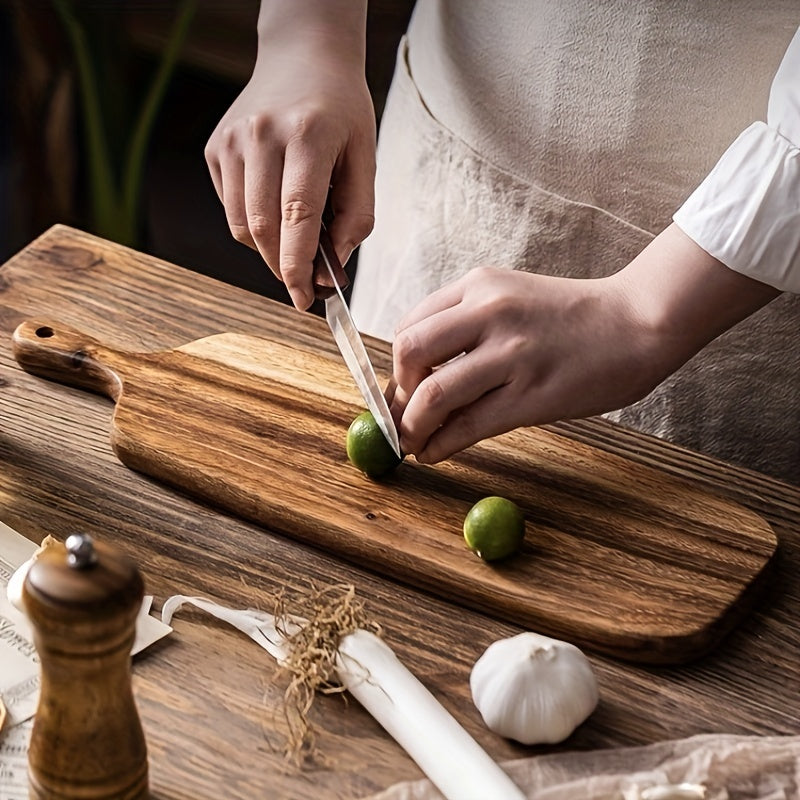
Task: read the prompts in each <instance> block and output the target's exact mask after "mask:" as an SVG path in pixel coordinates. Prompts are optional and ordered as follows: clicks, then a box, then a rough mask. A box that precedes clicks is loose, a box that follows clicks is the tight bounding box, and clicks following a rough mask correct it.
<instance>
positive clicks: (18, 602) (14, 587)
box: [6, 557, 34, 614]
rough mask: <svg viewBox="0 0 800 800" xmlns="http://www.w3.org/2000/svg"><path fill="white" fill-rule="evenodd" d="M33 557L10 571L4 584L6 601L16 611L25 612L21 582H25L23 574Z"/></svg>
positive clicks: (24, 574)
mask: <svg viewBox="0 0 800 800" xmlns="http://www.w3.org/2000/svg"><path fill="white" fill-rule="evenodd" d="M33 562H34V558H33V557H32V558H29V559H28V560H27V561H26V562H25V563H24V564H21V565H20V566H19V567H17V569H16V570H15V571H14V572H12V573H11V577H10V578H9V579H8V584H7V586H6V596H7V597H8V602H9V603H11V605H12V606H14V608H16V609H17V611H21V612H22V613H23V614H26V613H27V612H26V611H25V603H24V602H23V601H22V584H23V583H25V576H26V575H27V574H28V570H29V569H30V568H31V564H33Z"/></svg>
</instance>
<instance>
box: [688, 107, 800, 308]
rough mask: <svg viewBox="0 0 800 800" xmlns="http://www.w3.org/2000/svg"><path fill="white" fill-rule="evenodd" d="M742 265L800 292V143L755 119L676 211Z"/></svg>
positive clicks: (716, 251)
mask: <svg viewBox="0 0 800 800" xmlns="http://www.w3.org/2000/svg"><path fill="white" fill-rule="evenodd" d="M673 220H674V221H675V223H676V224H677V225H678V227H679V228H680V229H681V230H682V231H683V232H684V233H686V234H687V235H688V236H689V237H690V238H691V239H693V240H694V241H695V242H696V243H697V244H698V245H700V247H702V248H703V250H705V251H706V252H708V253H710V254H711V255H712V256H714V257H715V258H717V259H719V260H720V261H721V262H722V263H723V264H725V265H726V266H728V267H730V268H731V269H732V270H735V271H736V272H741V273H742V274H744V275H748V276H749V277H751V278H754V279H755V280H757V281H761V282H762V283H766V284H769V285H770V286H774V287H775V288H776V289H781V290H782V291H788V292H794V293H797V294H800V148H798V147H796V146H795V145H793V144H792V143H791V142H790V141H789V140H788V139H785V138H783V136H781V135H780V134H779V133H778V132H777V131H776V130H775V129H774V128H771V127H768V126H767V125H766V124H765V123H763V122H756V123H754V124H753V125H751V126H750V127H749V128H747V129H746V130H745V131H744V132H743V133H742V134H740V136H739V137H738V138H737V139H736V141H735V142H734V143H733V144H732V145H731V146H730V147H729V148H728V149H727V150H726V151H725V153H724V154H723V156H722V158H720V160H719V161H718V162H717V164H716V166H715V167H714V169H712V170H711V172H710V173H709V174H708V176H707V177H706V179H705V180H704V181H703V182H702V183H701V184H700V186H698V187H697V189H695V191H694V192H693V193H692V195H691V196H690V197H689V199H688V200H687V201H686V202H685V203H684V204H683V206H681V208H680V209H678V211H677V212H676V213H675V215H674V216H673Z"/></svg>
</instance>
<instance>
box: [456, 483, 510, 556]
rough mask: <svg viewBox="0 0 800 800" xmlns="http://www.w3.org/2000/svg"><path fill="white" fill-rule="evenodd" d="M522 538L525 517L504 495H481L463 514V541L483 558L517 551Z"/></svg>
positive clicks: (507, 554)
mask: <svg viewBox="0 0 800 800" xmlns="http://www.w3.org/2000/svg"><path fill="white" fill-rule="evenodd" d="M524 538H525V517H523V515H522V511H520V509H519V506H517V505H516V504H515V503H512V502H511V501H510V500H506V498H505V497H484V498H483V500H479V501H478V502H477V503H475V505H474V506H472V508H471V509H470V510H469V512H468V513H467V516H466V517H464V540H465V541H466V543H467V546H468V547H469V549H470V550H472V552H473V553H476V554H477V555H478V556H480V557H481V558H482V559H483V560H484V561H497V560H498V559H501V558H507V557H508V556H510V555H512V554H513V553H516V552H517V550H519V549H520V547H521V546H522V540H523V539H524Z"/></svg>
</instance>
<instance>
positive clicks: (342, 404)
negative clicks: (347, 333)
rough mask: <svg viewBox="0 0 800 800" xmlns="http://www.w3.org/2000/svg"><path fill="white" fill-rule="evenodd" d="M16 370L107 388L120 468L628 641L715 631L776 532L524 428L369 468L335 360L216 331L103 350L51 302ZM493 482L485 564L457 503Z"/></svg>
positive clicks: (697, 651)
mask: <svg viewBox="0 0 800 800" xmlns="http://www.w3.org/2000/svg"><path fill="white" fill-rule="evenodd" d="M14 353H15V356H16V358H17V360H18V362H19V363H20V365H21V366H22V367H23V368H24V369H26V370H28V371H29V372H32V373H35V374H38V375H41V376H44V377H48V378H52V379H55V380H58V381H62V382H65V383H69V384H72V385H76V386H81V387H83V388H86V389H90V390H92V391H96V392H100V393H103V394H106V395H108V396H110V397H112V398H113V399H114V400H116V408H115V412H114V417H113V423H112V431H111V444H112V446H113V448H114V451H115V452H116V454H117V455H118V457H119V458H120V460H121V461H122V462H123V463H124V464H126V465H128V466H129V467H131V468H132V469H135V470H138V471H140V472H143V473H145V474H147V475H150V476H152V477H154V478H157V479H159V480H161V481H164V482H165V483H168V484H170V485H172V486H174V487H178V488H180V489H182V490H185V491H187V492H189V493H191V494H192V495H194V496H197V497H200V498H203V499H205V500H206V501H209V502H210V503H212V504H215V505H217V506H219V507H221V508H224V509H226V510H228V511H231V512H233V513H235V514H237V515H239V516H241V517H244V518H247V519H249V520H252V521H254V522H256V523H260V524H263V525H265V526H268V527H269V528H270V529H271V530H277V531H280V532H282V533H284V534H285V535H287V536H291V537H293V538H296V539H298V540H301V541H303V542H306V543H308V544H311V545H314V546H316V547H320V548H324V549H325V550H328V551H331V552H333V553H335V554H337V555H339V556H341V557H342V558H345V559H347V560H349V561H352V562H353V563H355V564H357V565H359V566H361V567H365V568H368V569H371V570H373V571H375V572H377V573H379V574H382V575H386V576H389V577H392V578H394V579H397V580H400V581H403V582H406V583H408V584H411V585H414V586H417V587H419V588H422V589H426V590H428V591H430V592H432V593H435V594H437V595H440V596H443V597H445V598H447V599H449V600H451V601H453V602H454V603H456V604H460V605H464V606H469V607H472V608H476V609H479V610H482V611H485V612H487V613H489V614H491V615H494V616H496V617H498V618H501V619H505V620H508V621H510V622H513V623H515V624H517V625H520V626H522V627H524V628H527V629H529V630H534V631H537V632H540V633H545V634H549V635H551V636H555V637H558V638H562V639H566V640H568V641H571V642H573V643H574V644H577V645H579V646H583V647H586V648H587V649H592V650H596V651H599V652H604V653H608V654H611V655H615V656H618V657H622V658H625V659H628V660H634V661H642V662H650V663H664V664H667V663H681V662H685V661H688V660H691V659H693V658H695V657H697V656H699V655H701V654H704V653H706V652H707V651H709V650H710V649H711V648H712V647H713V646H714V645H715V644H716V643H717V642H718V641H719V640H720V638H721V637H722V636H723V635H724V634H725V633H726V632H727V631H729V630H730V629H731V627H733V625H735V624H736V622H737V621H738V620H739V619H740V618H741V616H742V614H743V613H744V612H745V611H747V609H748V608H749V607H750V606H752V604H753V601H754V599H755V598H756V596H757V594H758V590H759V589H760V587H761V586H762V585H763V583H764V578H765V576H766V575H767V573H768V567H769V565H770V564H771V563H772V561H773V557H774V555H775V552H776V548H777V541H776V538H775V535H774V533H773V532H772V530H771V529H770V527H769V526H768V525H767V523H766V522H765V521H764V520H763V519H761V518H760V517H759V516H757V515H755V514H753V513H752V512H750V511H748V510H747V509H745V508H743V507H742V506H739V505H737V504H735V503H732V502H729V501H727V500H723V499H721V498H718V497H715V496H713V495H710V494H707V493H705V492H704V491H702V490H701V489H698V488H696V487H694V486H692V484H691V483H690V482H688V481H686V482H683V481H679V480H677V479H675V478H673V477H671V476H668V475H667V474H666V473H663V472H661V471H659V470H658V469H655V468H649V467H646V466H643V465H641V464H636V463H633V462H630V461H628V460H626V459H624V458H621V457H619V456H615V455H613V454H610V453H607V452H604V451H601V450H598V449H595V448H592V447H590V446H587V445H585V444H581V443H578V442H575V441H572V440H570V439H567V438H564V437H561V436H558V435H557V434H555V433H552V432H550V431H547V430H544V429H540V428H531V429H525V430H519V431H514V432H512V433H509V434H505V435H503V436H500V437H497V438H495V439H492V440H490V441H487V442H482V443H481V444H479V445H476V446H474V447H472V448H469V449H468V450H466V451H465V452H463V453H461V454H459V455H458V456H456V457H454V458H452V459H450V460H449V461H447V462H445V463H442V464H438V465H435V466H424V465H421V464H418V463H416V462H415V461H414V460H413V458H409V459H407V460H406V461H405V462H404V463H403V464H402V465H401V466H400V467H399V468H398V469H397V470H396V471H395V472H394V473H393V474H392V475H391V476H390V477H389V478H387V479H384V480H381V481H374V480H370V479H369V478H367V477H366V476H364V475H363V474H361V473H360V472H359V471H358V470H357V469H355V467H353V466H352V465H351V464H350V463H349V462H348V460H347V456H346V453H345V437H346V432H347V428H348V425H349V424H350V422H351V420H352V419H353V417H354V416H355V415H356V414H357V413H359V412H360V411H361V410H362V409H363V403H362V401H361V398H360V397H359V395H358V393H357V391H356V389H355V387H354V385H353V382H352V379H351V378H350V376H349V374H348V373H347V372H346V370H345V367H344V365H343V364H342V363H341V362H339V361H337V360H332V359H329V358H326V357H322V356H320V355H317V354H314V353H312V352H309V351H307V350H303V349H299V348H293V347H289V346H286V345H284V344H281V343H280V342H277V341H272V340H266V339H257V338H254V337H251V336H244V335H239V334H230V333H225V334H219V335H216V336H209V337H207V338H204V339H200V340H198V341H194V342H191V343H189V344H186V345H184V346H182V347H179V348H177V349H175V350H167V351H163V352H156V353H130V352H122V351H118V350H115V349H113V348H111V347H108V346H105V345H103V344H102V343H100V342H98V341H96V340H94V339H92V338H91V337H90V336H87V335H85V334H83V333H80V332H77V331H74V330H72V329H69V328H67V327H65V326H63V325H60V324H58V323H57V322H52V321H46V320H38V321H37V320H29V321H27V322H25V323H23V324H22V325H20V326H19V327H18V328H17V330H16V331H15V333H14ZM487 495H503V496H505V497H508V498H510V499H511V500H514V501H515V502H516V503H517V504H519V506H520V507H521V508H522V509H523V511H524V513H525V516H526V520H527V533H526V542H525V545H524V547H523V551H522V553H521V554H519V555H518V556H517V557H515V558H513V559H510V560H508V561H507V562H503V563H499V564H495V565H490V564H488V563H485V562H483V561H481V560H480V559H479V558H477V557H476V556H475V555H473V554H472V553H471V552H470V551H469V550H468V549H467V548H466V546H465V544H464V540H463V536H462V523H463V520H464V516H465V515H466V513H467V511H468V510H469V508H470V507H471V506H472V505H473V503H475V502H477V501H478V500H479V499H480V498H481V497H485V496H487Z"/></svg>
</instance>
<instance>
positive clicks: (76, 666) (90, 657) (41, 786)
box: [23, 542, 149, 800]
mask: <svg viewBox="0 0 800 800" xmlns="http://www.w3.org/2000/svg"><path fill="white" fill-rule="evenodd" d="M94 552H95V557H96V563H95V564H93V565H92V566H89V567H85V568H75V567H72V566H70V564H69V562H68V557H67V548H66V547H65V546H64V544H58V545H56V546H51V547H48V548H47V549H46V550H45V552H43V553H41V554H40V555H39V556H38V557H37V559H36V561H35V562H34V563H33V564H32V565H31V568H30V570H29V571H28V573H27V576H26V578H25V582H24V587H23V602H24V604H25V608H26V609H27V612H28V617H29V618H30V620H31V624H32V628H33V635H34V643H35V644H36V650H37V652H38V654H39V657H40V660H41V665H42V671H41V692H40V694H39V702H38V705H37V708H36V716H35V718H34V723H33V732H32V734H31V740H30V749H29V755H28V765H29V778H30V800H53V799H54V798H81V800H147V798H148V795H149V792H148V781H147V746H146V744H145V739H144V732H143V730H142V725H141V722H140V720H139V714H138V712H137V710H136V705H135V702H134V698H133V692H132V690H131V656H130V652H131V646H132V645H133V640H134V635H135V629H136V617H137V614H138V612H139V607H140V606H141V604H142V594H143V585H142V578H141V575H140V574H139V571H138V569H137V568H136V565H135V564H134V563H133V562H132V561H131V560H130V559H129V558H128V557H126V556H121V555H120V554H119V553H118V552H117V551H116V550H114V549H113V548H110V547H108V545H106V544H105V543H103V542H98V543H97V544H96V545H95V547H94Z"/></svg>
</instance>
